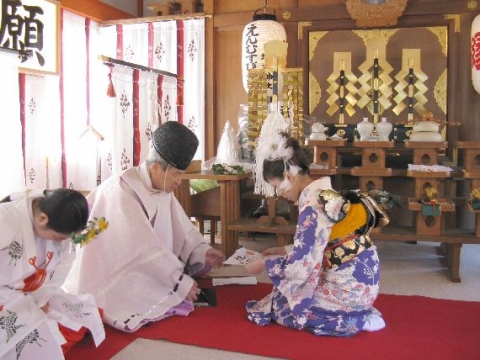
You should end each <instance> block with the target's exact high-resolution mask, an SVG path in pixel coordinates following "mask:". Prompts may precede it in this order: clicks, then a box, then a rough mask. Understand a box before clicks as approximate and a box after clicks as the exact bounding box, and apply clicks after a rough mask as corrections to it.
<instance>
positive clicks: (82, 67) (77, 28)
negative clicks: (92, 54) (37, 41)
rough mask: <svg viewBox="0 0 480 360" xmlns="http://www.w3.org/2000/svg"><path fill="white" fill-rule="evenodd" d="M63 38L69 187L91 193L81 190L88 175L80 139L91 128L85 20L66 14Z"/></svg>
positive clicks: (64, 15)
mask: <svg viewBox="0 0 480 360" xmlns="http://www.w3.org/2000/svg"><path fill="white" fill-rule="evenodd" d="M62 39H63V74H62V75H63V114H64V115H63V124H64V133H63V137H64V152H65V159H66V169H65V174H64V175H65V184H66V186H67V187H69V188H72V189H77V190H87V189H82V188H80V185H82V186H83V185H84V184H83V180H82V178H85V176H86V174H85V172H84V169H82V164H80V163H79V161H81V158H82V156H83V154H82V152H83V150H82V149H81V148H80V144H79V139H80V137H81V136H82V134H83V133H84V132H85V130H86V128H87V125H88V121H87V120H88V112H87V110H88V108H87V60H88V59H87V52H86V48H87V45H86V44H87V38H86V32H85V18H84V17H82V16H79V15H76V14H73V13H69V12H66V11H64V12H63V32H62Z"/></svg>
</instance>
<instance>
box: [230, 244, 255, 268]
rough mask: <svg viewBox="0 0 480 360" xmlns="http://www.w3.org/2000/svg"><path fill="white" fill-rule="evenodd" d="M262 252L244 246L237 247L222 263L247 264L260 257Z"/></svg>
mask: <svg viewBox="0 0 480 360" xmlns="http://www.w3.org/2000/svg"><path fill="white" fill-rule="evenodd" d="M261 258H262V254H260V253H259V252H257V251H253V250H248V249H245V248H244V247H241V248H240V249H237V251H235V253H234V254H233V255H232V256H230V257H229V258H228V259H227V260H225V261H224V262H223V264H224V265H247V264H249V263H251V262H252V261H253V260H255V259H261Z"/></svg>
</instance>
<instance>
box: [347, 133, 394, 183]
mask: <svg viewBox="0 0 480 360" xmlns="http://www.w3.org/2000/svg"><path fill="white" fill-rule="evenodd" d="M394 146H395V144H394V143H393V141H363V140H355V141H354V142H353V147H355V148H361V149H362V166H355V167H353V168H352V170H351V172H350V173H351V174H352V175H354V176H358V177H359V188H360V189H361V190H382V189H383V178H384V177H386V176H391V175H392V169H390V168H386V167H385V166H386V157H387V156H386V150H387V149H391V148H393V147H394Z"/></svg>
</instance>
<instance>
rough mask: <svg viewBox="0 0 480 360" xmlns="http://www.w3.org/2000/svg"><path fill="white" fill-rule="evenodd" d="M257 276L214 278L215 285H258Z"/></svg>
mask: <svg viewBox="0 0 480 360" xmlns="http://www.w3.org/2000/svg"><path fill="white" fill-rule="evenodd" d="M256 284H257V278H256V277H255V276H244V277H229V278H213V279H212V285H213V286H221V285H256Z"/></svg>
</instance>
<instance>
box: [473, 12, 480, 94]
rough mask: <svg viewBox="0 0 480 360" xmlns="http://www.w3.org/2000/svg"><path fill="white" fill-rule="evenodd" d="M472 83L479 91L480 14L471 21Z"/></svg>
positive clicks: (479, 91)
mask: <svg viewBox="0 0 480 360" xmlns="http://www.w3.org/2000/svg"><path fill="white" fill-rule="evenodd" d="M472 84H473V87H474V88H475V90H476V91H477V92H478V93H480V15H477V17H476V18H475V19H474V20H473V22H472Z"/></svg>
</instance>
